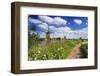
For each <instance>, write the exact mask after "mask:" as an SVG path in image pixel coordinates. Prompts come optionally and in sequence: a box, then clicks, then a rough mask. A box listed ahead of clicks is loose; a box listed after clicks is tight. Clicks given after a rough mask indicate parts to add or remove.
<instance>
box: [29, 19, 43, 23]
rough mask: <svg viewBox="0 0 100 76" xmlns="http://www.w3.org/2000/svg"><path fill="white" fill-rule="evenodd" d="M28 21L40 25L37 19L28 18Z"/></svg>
mask: <svg viewBox="0 0 100 76" xmlns="http://www.w3.org/2000/svg"><path fill="white" fill-rule="evenodd" d="M29 21H30V22H31V23H33V24H40V23H42V22H41V21H40V20H38V19H32V18H29Z"/></svg>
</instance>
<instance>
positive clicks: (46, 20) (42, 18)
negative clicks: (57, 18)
mask: <svg viewBox="0 0 100 76" xmlns="http://www.w3.org/2000/svg"><path fill="white" fill-rule="evenodd" d="M38 17H39V19H40V20H41V21H44V22H46V23H52V22H53V18H51V17H49V16H38Z"/></svg>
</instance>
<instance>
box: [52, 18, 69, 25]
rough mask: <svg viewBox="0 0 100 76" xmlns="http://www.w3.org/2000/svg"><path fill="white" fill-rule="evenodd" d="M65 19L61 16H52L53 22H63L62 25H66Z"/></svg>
mask: <svg viewBox="0 0 100 76" xmlns="http://www.w3.org/2000/svg"><path fill="white" fill-rule="evenodd" d="M66 23H67V21H66V20H64V19H62V18H61V17H55V18H54V24H57V25H59V24H63V25H66Z"/></svg>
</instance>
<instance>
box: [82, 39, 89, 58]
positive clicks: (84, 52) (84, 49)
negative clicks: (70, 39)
mask: <svg viewBox="0 0 100 76" xmlns="http://www.w3.org/2000/svg"><path fill="white" fill-rule="evenodd" d="M81 52H82V58H87V57H88V41H87V40H85V41H84V42H83V43H82V46H81Z"/></svg>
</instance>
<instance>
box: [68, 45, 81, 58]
mask: <svg viewBox="0 0 100 76" xmlns="http://www.w3.org/2000/svg"><path fill="white" fill-rule="evenodd" d="M80 46H81V44H78V45H76V46H75V47H74V48H73V50H72V52H71V53H70V54H69V56H68V57H67V59H76V58H77V59H78V58H80V57H81V51H80Z"/></svg>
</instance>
